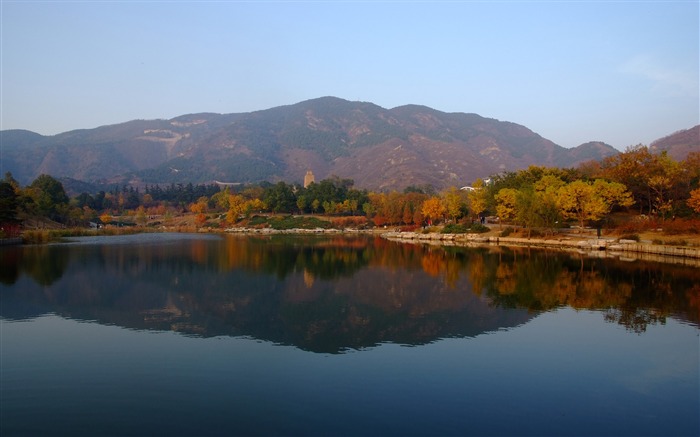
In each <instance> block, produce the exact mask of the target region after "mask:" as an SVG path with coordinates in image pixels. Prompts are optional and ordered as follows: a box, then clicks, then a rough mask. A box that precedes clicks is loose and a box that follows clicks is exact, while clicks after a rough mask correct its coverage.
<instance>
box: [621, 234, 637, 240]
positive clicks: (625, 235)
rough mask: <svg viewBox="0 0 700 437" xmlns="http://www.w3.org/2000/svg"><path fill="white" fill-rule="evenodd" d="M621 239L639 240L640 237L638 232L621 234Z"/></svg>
mask: <svg viewBox="0 0 700 437" xmlns="http://www.w3.org/2000/svg"><path fill="white" fill-rule="evenodd" d="M620 240H632V241H636V242H639V240H640V238H639V235H638V234H624V235H621V236H620Z"/></svg>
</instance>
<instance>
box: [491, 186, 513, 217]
mask: <svg viewBox="0 0 700 437" xmlns="http://www.w3.org/2000/svg"><path fill="white" fill-rule="evenodd" d="M517 197H518V191H517V190H516V189H514V188H501V189H500V190H498V193H496V196H495V199H496V214H498V218H499V222H502V221H503V220H506V221H510V220H513V219H514V218H515V212H516V209H515V208H516V204H517Z"/></svg>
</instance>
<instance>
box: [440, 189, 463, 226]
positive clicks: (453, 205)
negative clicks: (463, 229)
mask: <svg viewBox="0 0 700 437" xmlns="http://www.w3.org/2000/svg"><path fill="white" fill-rule="evenodd" d="M443 199H444V202H445V209H446V210H447V215H448V217H450V218H451V219H452V220H453V221H455V222H456V221H457V219H458V218H460V217H462V216H463V215H464V211H465V210H466V209H467V196H465V194H464V191H462V190H459V189H457V187H450V188H448V189H447V191H445V193H444V194H443Z"/></svg>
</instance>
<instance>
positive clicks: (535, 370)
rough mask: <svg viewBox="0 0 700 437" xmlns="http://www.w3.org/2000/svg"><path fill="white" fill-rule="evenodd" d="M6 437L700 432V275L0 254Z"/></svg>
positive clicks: (631, 268) (574, 263) (485, 262)
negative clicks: (49, 436)
mask: <svg viewBox="0 0 700 437" xmlns="http://www.w3.org/2000/svg"><path fill="white" fill-rule="evenodd" d="M0 263H1V266H2V270H1V272H0V299H1V301H0V304H1V305H0V336H1V337H0V340H1V341H0V346H1V349H0V353H1V361H0V370H1V373H0V378H1V381H0V382H1V386H0V435H2V436H6V435H8V436H9V435H144V436H145V435H168V436H172V435H506V436H519V435H532V436H535V435H609V436H641V435H658V436H662V435H663V436H674V435H679V436H680V435H688V436H691V435H693V436H697V435H698V434H700V418H699V417H700V415H699V414H698V412H699V411H700V382H699V379H700V377H699V369H700V368H699V353H700V338H699V335H700V329H699V328H698V321H699V320H700V269H697V268H689V267H680V266H674V265H664V264H655V263H648V262H624V261H619V260H611V259H608V260H600V259H588V258H585V257H582V256H580V255H572V254H558V253H555V252H548V251H531V250H530V251H528V250H515V249H512V250H511V249H505V248H482V249H467V248H445V249H443V248H436V247H424V246H419V245H409V244H399V243H393V242H388V241H386V240H382V239H372V238H365V237H357V238H344V237H339V238H329V237H323V238H321V237H318V238H309V237H305V238H301V237H273V238H269V237H266V238H263V237H235V236H198V235H186V234H146V235H135V236H126V237H98V238H81V239H76V240H73V241H72V242H70V243H66V244H54V245H48V246H29V247H4V248H0Z"/></svg>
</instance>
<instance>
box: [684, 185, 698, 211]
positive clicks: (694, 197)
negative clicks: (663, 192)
mask: <svg viewBox="0 0 700 437" xmlns="http://www.w3.org/2000/svg"><path fill="white" fill-rule="evenodd" d="M687 203H688V206H689V207H691V208H692V209H693V211H695V212H696V213H698V214H700V188H698V189H696V190H693V191H691V192H690V198H689V199H688V200H687Z"/></svg>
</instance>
